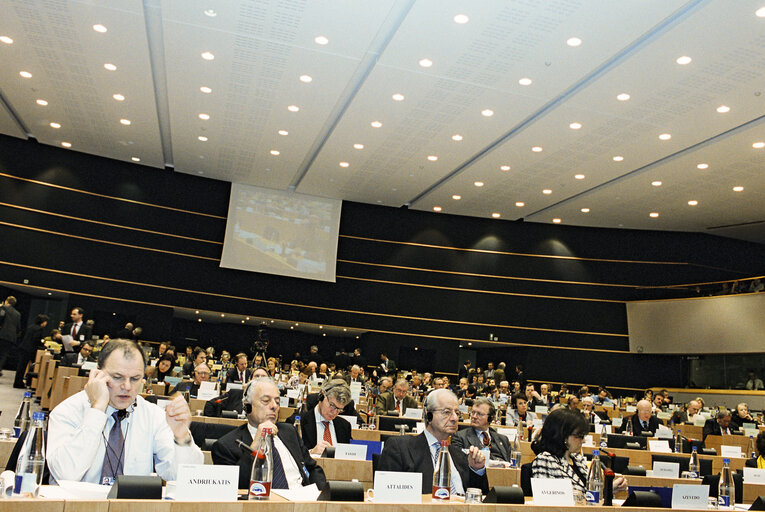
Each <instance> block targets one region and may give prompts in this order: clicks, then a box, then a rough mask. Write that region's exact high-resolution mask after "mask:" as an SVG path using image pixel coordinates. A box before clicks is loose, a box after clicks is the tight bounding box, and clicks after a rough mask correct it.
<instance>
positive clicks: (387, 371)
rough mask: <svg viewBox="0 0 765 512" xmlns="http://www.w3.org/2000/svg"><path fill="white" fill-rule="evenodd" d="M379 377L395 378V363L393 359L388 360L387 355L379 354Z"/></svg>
mask: <svg viewBox="0 0 765 512" xmlns="http://www.w3.org/2000/svg"><path fill="white" fill-rule="evenodd" d="M378 373H379V374H380V375H392V376H393V377H394V378H395V377H396V362H395V361H393V359H388V355H387V354H386V353H385V352H383V353H381V354H380V368H379V369H378Z"/></svg>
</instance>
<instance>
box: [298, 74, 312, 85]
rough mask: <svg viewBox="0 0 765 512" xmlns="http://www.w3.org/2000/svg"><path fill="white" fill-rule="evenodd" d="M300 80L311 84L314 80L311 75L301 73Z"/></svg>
mask: <svg viewBox="0 0 765 512" xmlns="http://www.w3.org/2000/svg"><path fill="white" fill-rule="evenodd" d="M300 81H301V82H303V83H304V84H310V83H311V82H313V77H312V76H309V75H300Z"/></svg>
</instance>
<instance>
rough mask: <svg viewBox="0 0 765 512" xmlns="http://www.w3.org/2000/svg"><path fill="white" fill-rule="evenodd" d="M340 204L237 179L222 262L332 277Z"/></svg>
mask: <svg viewBox="0 0 765 512" xmlns="http://www.w3.org/2000/svg"><path fill="white" fill-rule="evenodd" d="M341 207H342V201H340V200H336V199H325V198H321V197H313V196H307V195H303V194H296V193H291V192H282V191H278V190H271V189H266V188H260V187H253V186H251V185H242V184H238V183H233V184H232V185H231V197H230V199H229V205H228V220H227V222H226V237H225V239H224V242H223V256H222V257H221V261H220V266H221V267H225V268H234V269H239V270H249V271H252V272H263V273H267V274H278V275H283V276H290V277H301V278H305V279H316V280H319V281H330V282H333V283H334V282H335V268H336V266H337V237H338V232H339V229H340V210H341Z"/></svg>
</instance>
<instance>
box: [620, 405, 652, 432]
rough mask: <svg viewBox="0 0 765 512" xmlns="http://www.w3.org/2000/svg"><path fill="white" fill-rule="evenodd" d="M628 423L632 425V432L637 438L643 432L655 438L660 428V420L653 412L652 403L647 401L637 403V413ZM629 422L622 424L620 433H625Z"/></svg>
mask: <svg viewBox="0 0 765 512" xmlns="http://www.w3.org/2000/svg"><path fill="white" fill-rule="evenodd" d="M627 421H629V422H631V423H632V432H633V434H634V435H636V436H637V435H640V433H641V432H650V433H651V435H652V436H653V435H654V434H655V433H656V430H657V429H658V428H659V420H658V418H656V416H654V415H653V412H652V411H651V402H649V401H648V400H645V399H643V400H640V401H639V402H638V403H637V412H636V413H635V414H633V415H632V416H631V417H630V418H629V419H628V420H627ZM627 421H623V422H622V426H621V427H619V430H620V431H622V432H623V431H624V429H625V428H626V426H627Z"/></svg>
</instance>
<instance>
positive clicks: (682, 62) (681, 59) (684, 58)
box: [675, 55, 693, 66]
mask: <svg viewBox="0 0 765 512" xmlns="http://www.w3.org/2000/svg"><path fill="white" fill-rule="evenodd" d="M692 60H693V59H692V58H690V57H688V56H687V55H683V56H682V57H678V58H677V59H676V60H675V62H677V63H678V64H680V65H681V66H685V65H686V64H690V63H691V61H692Z"/></svg>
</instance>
